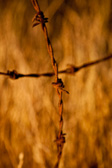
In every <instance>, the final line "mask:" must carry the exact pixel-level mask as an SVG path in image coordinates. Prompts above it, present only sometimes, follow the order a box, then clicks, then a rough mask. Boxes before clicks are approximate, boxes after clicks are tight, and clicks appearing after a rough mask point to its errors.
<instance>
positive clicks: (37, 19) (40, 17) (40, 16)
mask: <svg viewBox="0 0 112 168" xmlns="http://www.w3.org/2000/svg"><path fill="white" fill-rule="evenodd" d="M31 2H32V4H33V7H34V9H35V10H36V12H37V13H36V15H35V16H34V18H33V20H32V21H33V27H34V26H36V25H38V24H41V28H42V30H43V33H44V37H45V39H46V43H47V50H48V53H49V56H50V58H51V63H52V67H53V70H54V75H55V82H53V83H52V85H53V87H54V88H55V89H56V92H57V94H58V96H59V115H60V121H59V132H58V135H57V137H56V140H55V142H56V144H57V149H58V161H57V163H56V166H55V167H56V168H58V166H59V163H60V159H61V156H62V150H63V145H64V143H65V134H64V133H63V100H62V92H63V91H65V92H66V93H68V92H67V91H66V90H65V89H64V84H63V81H62V79H60V78H59V77H58V64H57V62H56V60H55V57H54V52H53V48H52V44H51V42H50V39H49V36H48V31H47V27H46V24H45V23H46V22H48V18H45V17H44V13H43V12H42V11H41V10H40V7H39V4H38V1H37V0H31Z"/></svg>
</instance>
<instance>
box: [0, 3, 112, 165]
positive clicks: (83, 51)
mask: <svg viewBox="0 0 112 168" xmlns="http://www.w3.org/2000/svg"><path fill="white" fill-rule="evenodd" d="M38 2H39V4H40V8H41V10H42V11H43V12H44V14H45V16H46V17H48V18H49V22H48V24H47V28H48V32H49V37H50V40H51V42H52V45H53V49H54V54H55V58H56V61H57V62H58V65H59V70H61V69H64V68H66V65H67V64H74V65H76V66H79V65H81V64H83V63H86V62H91V61H94V60H96V59H101V58H103V57H105V56H108V55H109V54H110V53H112V0H106V1H105V0H102V1H100V0H94V1H91V0H85V1H81V0H74V1H73V0H69V1H67V0H60V1H56V0H45V1H41V0H39V1H38ZM34 14H35V11H34V8H33V6H32V4H31V2H30V0H29V1H26V0H21V1H15V0H12V1H9V0H4V1H3V0H1V1H0V71H2V72H6V71H7V70H13V69H15V70H17V72H20V73H43V72H52V71H53V70H52V66H51V60H50V57H49V55H48V53H47V47H46V42H45V39H44V35H43V33H42V30H41V27H40V26H37V27H35V28H32V18H33V16H34ZM59 76H60V77H61V78H62V80H63V82H64V84H65V88H66V90H68V91H69V92H70V94H69V95H67V94H63V102H64V114H63V116H64V132H65V133H66V134H67V135H66V143H65V145H64V149H63V154H62V158H61V163H60V168H110V167H111V165H112V114H111V113H112V60H108V61H106V62H103V63H100V64H97V65H95V66H92V67H89V68H85V69H83V70H81V71H79V72H78V73H76V74H75V75H74V76H71V75H65V74H64V75H59ZM53 81H54V78H53V77H51V78H48V77H40V78H20V79H18V80H11V79H9V78H8V77H6V76H0V168H26V167H27V168H37V167H38V168H51V167H54V165H55V163H56V160H57V147H56V144H55V143H54V140H55V138H56V134H57V133H58V125H59V114H58V96H57V94H56V91H55V89H54V88H53V87H52V84H51V83H52V82H53Z"/></svg>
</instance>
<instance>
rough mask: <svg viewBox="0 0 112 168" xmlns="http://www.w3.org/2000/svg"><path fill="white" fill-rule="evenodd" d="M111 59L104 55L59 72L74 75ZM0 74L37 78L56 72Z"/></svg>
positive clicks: (70, 65)
mask: <svg viewBox="0 0 112 168" xmlns="http://www.w3.org/2000/svg"><path fill="white" fill-rule="evenodd" d="M109 59H112V55H109V56H107V57H104V58H102V59H99V60H96V61H93V62H89V63H85V64H83V65H81V66H74V65H72V64H69V65H68V68H66V69H64V70H60V71H58V74H70V75H74V74H75V73H76V72H78V71H79V70H81V69H84V68H87V67H91V66H93V65H96V64H99V63H101V62H104V61H107V60H109ZM0 75H4V76H8V77H10V78H11V79H18V78H21V77H35V78H39V77H42V76H43V77H52V76H54V75H55V74H54V72H46V73H31V74H22V73H18V72H17V71H16V70H13V71H9V70H8V71H7V72H0ZM52 84H53V85H54V87H55V82H54V83H52ZM63 91H64V90H63ZM66 92H67V91H66Z"/></svg>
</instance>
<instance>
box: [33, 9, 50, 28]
mask: <svg viewBox="0 0 112 168" xmlns="http://www.w3.org/2000/svg"><path fill="white" fill-rule="evenodd" d="M32 22H33V25H32V27H35V26H37V25H39V24H40V23H41V24H45V23H47V22H48V18H47V17H44V14H43V12H42V11H39V12H37V14H35V16H34V17H33V19H32Z"/></svg>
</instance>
